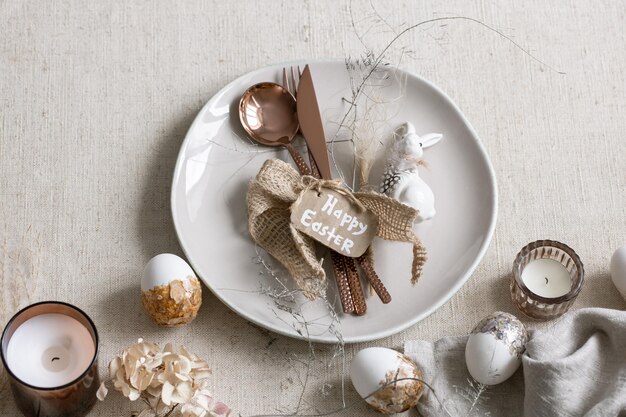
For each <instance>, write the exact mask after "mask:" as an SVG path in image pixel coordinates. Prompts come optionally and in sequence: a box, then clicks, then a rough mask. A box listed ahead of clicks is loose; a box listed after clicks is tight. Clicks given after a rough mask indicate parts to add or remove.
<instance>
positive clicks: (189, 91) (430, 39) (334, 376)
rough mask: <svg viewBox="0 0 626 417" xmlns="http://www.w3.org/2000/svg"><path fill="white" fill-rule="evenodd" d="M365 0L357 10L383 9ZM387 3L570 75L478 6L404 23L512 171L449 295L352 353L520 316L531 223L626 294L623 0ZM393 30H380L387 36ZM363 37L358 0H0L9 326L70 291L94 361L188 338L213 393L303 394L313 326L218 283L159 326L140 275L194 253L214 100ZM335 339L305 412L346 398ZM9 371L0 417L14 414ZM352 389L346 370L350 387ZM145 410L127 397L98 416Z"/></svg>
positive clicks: (591, 279) (379, 43)
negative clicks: (180, 197) (159, 261)
mask: <svg viewBox="0 0 626 417" xmlns="http://www.w3.org/2000/svg"><path fill="white" fill-rule="evenodd" d="M354 3H355V4H354V5H353V9H354V10H353V14H354V15H355V17H356V19H357V20H359V19H360V18H361V17H362V16H363V14H364V13H366V11H367V10H368V9H370V7H369V5H367V4H366V3H368V2H365V3H364V4H358V3H359V2H354ZM378 7H379V9H380V10H379V12H380V13H381V15H383V16H384V17H385V18H386V19H388V21H389V23H390V24H391V25H392V26H393V27H397V28H400V27H402V26H401V25H402V24H410V23H416V22H419V21H421V20H424V19H428V18H431V17H438V16H451V15H460V16H469V17H473V18H477V19H479V20H481V21H484V22H485V23H488V24H490V25H492V26H493V27H495V28H497V29H499V30H501V31H502V32H503V33H505V34H506V35H508V36H511V37H512V38H513V39H514V40H515V41H516V42H519V43H520V44H521V45H522V46H523V47H526V48H528V49H529V50H530V51H531V52H532V53H533V54H535V55H536V56H537V57H539V58H541V59H543V60H544V61H546V62H547V63H549V64H550V65H551V66H553V67H555V68H557V69H559V70H561V71H564V72H566V74H565V75H559V74H557V73H556V72H555V71H551V70H550V69H548V68H547V67H545V66H542V65H540V64H538V63H536V62H534V61H532V60H531V59H529V58H528V57H527V56H526V55H524V54H523V53H522V52H520V51H519V50H518V49H516V48H515V47H513V46H512V44H511V43H509V42H507V41H506V40H504V39H502V38H501V37H499V36H498V35H496V34H494V33H491V32H489V31H487V30H485V29H484V28H481V27H480V26H479V25H477V24H474V23H470V22H464V21H456V22H447V23H446V24H445V27H440V25H436V26H435V25H433V26H430V27H429V28H428V29H427V30H418V31H415V32H412V33H411V34H409V35H408V36H407V37H406V38H404V39H403V43H404V44H405V45H407V47H408V48H409V49H411V50H413V51H414V54H415V59H413V60H410V61H406V62H405V65H404V67H406V68H408V69H411V70H413V71H415V72H417V73H419V74H420V75H422V76H424V77H425V78H427V79H430V80H431V81H433V82H434V83H435V84H437V85H439V86H440V87H441V88H442V89H443V90H444V91H446V92H447V93H448V94H449V95H450V96H451V97H452V99H453V100H455V101H456V102H457V104H459V106H460V107H461V109H462V110H463V111H464V113H465V115H466V116H467V118H468V120H469V121H470V122H471V123H472V124H473V126H474V127H475V129H476V131H477V132H478V134H479V135H480V136H481V137H482V140H483V141H484V144H485V146H486V148H487V151H488V152H489V154H490V156H491V159H492V161H493V164H494V168H495V171H496V175H497V178H498V183H499V203H500V211H499V218H498V224H497V228H496V233H495V236H494V239H493V241H492V243H491V246H490V248H489V250H488V252H487V255H486V256H485V258H484V260H483V262H482V263H481V264H480V266H479V268H478V269H477V270H476V272H475V273H474V275H473V276H472V278H471V279H470V280H469V281H468V283H467V284H466V285H465V286H464V287H463V288H462V289H461V291H459V292H458V293H457V294H456V295H455V296H454V297H453V298H452V299H451V300H450V301H449V302H448V303H447V304H445V305H444V306H443V307H442V308H441V309H439V310H438V311H437V312H436V313H435V314H433V315H432V316H430V317H429V318H427V319H426V320H424V321H423V322H421V323H419V324H418V325H416V326H414V327H412V328H410V329H408V330H407V331H405V332H403V333H401V334H398V335H396V336H393V337H390V338H387V339H384V340H381V341H378V342H374V343H370V344H361V345H352V346H348V347H347V348H346V351H347V359H348V360H349V358H350V357H351V356H352V354H353V353H354V352H356V351H357V350H358V349H360V348H362V347H364V346H371V345H381V346H387V347H397V348H400V347H401V346H402V344H403V342H404V341H405V340H408V339H417V338H421V339H428V340H434V339H437V338H440V337H443V336H447V335H455V334H463V333H466V332H468V331H469V330H470V329H471V328H472V326H473V325H474V324H475V323H476V322H477V321H478V320H479V319H480V318H482V317H483V316H485V315H487V314H488V313H491V312H493V311H494V310H505V311H510V312H515V310H514V307H513V305H512V304H511V301H510V297H509V291H508V278H509V273H510V270H511V263H512V261H513V258H514V256H515V254H516V253H517V251H518V250H519V249H520V248H521V247H522V246H524V245H525V244H526V243H528V242H529V241H532V240H536V239H539V238H552V239H557V240H561V241H563V242H566V243H567V244H569V245H570V246H572V247H573V248H574V249H575V250H576V251H577V252H578V253H579V255H580V256H581V258H582V260H583V262H584V263H585V268H586V272H587V282H586V285H585V288H584V289H583V291H582V293H581V295H580V297H579V299H578V301H577V303H576V305H575V307H582V306H599V307H609V308H621V309H623V308H624V307H625V306H626V304H625V303H624V301H623V300H622V299H621V298H620V297H619V295H618V293H617V292H616V290H615V289H614V288H613V287H612V285H611V283H610V279H609V274H608V260H609V258H610V255H611V253H612V252H613V250H614V249H616V248H617V247H618V246H621V245H623V244H625V243H626V210H625V207H626V164H625V161H626V146H624V132H625V131H626V116H625V114H626V82H625V79H626V70H625V68H626V49H624V48H623V45H624V43H625V42H626V39H625V37H626V25H624V22H625V19H626V5H624V4H623V3H620V2H608V1H605V2H597V1H593V2H592V1H576V2H562V1H554V2H545V1H528V2H512V1H511V2H497V3H492V2H476V3H474V4H469V3H468V2H465V1H454V2H450V1H445V2H444V1H441V2H434V3H431V4H426V3H425V2H410V1H393V2H384V4H383V3H382V2H381V4H380V5H379V6H378ZM370 10H371V9H370ZM361 28H362V30H364V29H365V28H364V26H363V24H362V26H361ZM391 36H392V34H391V33H389V32H387V33H379V34H378V35H377V36H371V35H370V37H369V41H370V42H372V47H374V48H381V47H383V46H384V45H385V44H386V43H387V42H388V40H389V39H390V37H391ZM362 52H363V47H362V46H361V45H360V44H359V42H358V40H357V39H356V37H355V36H354V30H353V28H352V26H351V23H350V13H349V3H348V2H347V1H337V0H332V1H318V2H305V1H284V2H274V1H248V2H235V1H221V2H218V1H189V2H180V3H175V2H158V1H150V2H149V1H135V2H123V1H112V2H88V1H83V2H80V1H69V0H63V1H54V2H40V1H24V0H9V1H8V0H2V1H0V173H1V174H0V242H2V246H1V247H0V324H2V325H4V323H6V321H7V320H8V319H9V318H10V316H11V315H12V314H13V313H14V312H15V311H16V310H17V309H18V308H20V307H23V306H25V305H27V304H29V303H31V302H34V301H38V300H45V299H59V300H65V301H68V302H70V303H74V304H77V305H79V306H80V307H82V308H83V309H85V310H86V311H87V312H88V313H89V314H90V315H91V317H92V318H93V319H94V321H95V322H96V325H97V327H98V330H99V332H100V335H101V353H100V365H101V370H104V369H105V365H106V363H107V362H108V361H109V360H110V359H111V358H112V357H113V355H114V354H116V353H119V352H120V350H121V349H122V348H123V347H125V346H127V345H129V344H130V343H131V342H132V341H133V340H134V339H136V338H137V337H139V336H143V337H145V338H146V339H149V340H154V341H157V342H160V343H164V342H166V341H170V340H171V341H176V342H182V343H185V344H186V345H187V346H189V347H190V349H191V350H192V351H195V352H197V353H198V354H200V355H201V356H203V357H205V358H206V359H207V360H208V361H209V363H210V364H211V366H212V367H213V371H214V377H213V379H214V393H215V395H216V397H218V398H219V399H221V400H223V401H225V402H226V403H228V404H229V405H231V406H232V407H233V408H234V409H236V410H237V411H239V412H241V413H242V414H243V415H251V414H254V413H261V412H292V411H294V408H295V405H296V403H297V402H298V398H299V396H300V391H301V388H302V380H303V379H304V365H303V364H302V363H301V362H300V360H301V359H306V357H307V352H308V346H307V345H306V344H305V343H303V342H298V341H295V340H290V339H287V338H284V337H279V336H275V335H273V334H269V333H267V332H265V331H263V330H260V329H257V328H256V327H254V326H252V325H250V324H248V323H247V322H246V321H244V320H243V319H241V318H239V317H238V316H237V315H235V314H234V313H232V312H231V311H229V310H228V309H227V308H226V307H225V306H223V305H221V304H220V303H219V302H218V301H217V300H216V299H215V297H213V296H212V295H211V294H210V293H209V291H205V296H204V306H203V309H202V311H201V313H200V316H199V318H198V319H197V320H196V321H195V322H194V323H193V324H191V325H189V326H187V327H183V328H180V329H176V330H163V329H159V328H157V327H156V326H154V325H152V324H151V322H150V321H149V319H148V318H147V316H146V315H145V314H144V313H143V309H142V307H141V304H140V299H139V294H138V292H139V286H138V285H139V279H140V275H141V271H142V268H143V265H144V263H145V262H146V261H147V260H148V259H149V258H150V257H151V256H153V255H155V254H157V253H160V252H174V253H180V247H179V245H178V242H177V238H176V235H175V233H174V229H173V227H172V222H171V217H170V211H169V192H170V182H171V175H172V171H173V168H174V163H175V160H176V155H177V151H178V148H179V146H180V144H181V142H182V140H183V137H184V135H185V132H186V130H187V128H188V127H189V125H190V123H191V121H192V120H193V118H194V116H195V115H196V113H197V111H198V110H199V109H200V108H201V106H202V105H203V104H204V103H205V102H206V101H207V100H208V99H209V98H210V97H211V95H212V94H214V93H215V92H216V91H217V90H218V89H219V88H221V87H222V86H223V85H225V84H226V83H228V82H229V81H230V80H232V79H234V78H235V77H237V76H239V75H241V74H243V73H245V72H248V71H250V70H253V69H255V68H258V67H260V66H264V65H267V64H271V63H275V62H280V61H286V60H291V59H297V58H308V57H311V58H315V57H329V56H333V57H342V56H346V55H348V54H351V55H359V54H361V53H362ZM530 326H531V327H533V328H535V327H537V325H536V324H534V323H530ZM331 356H332V350H331V349H330V348H329V347H325V346H321V347H319V349H318V356H317V358H316V359H315V361H314V372H313V373H312V375H311V378H310V380H309V385H308V389H307V392H306V395H305V397H304V399H305V402H304V403H303V404H304V405H303V407H304V410H307V409H308V410H309V411H311V410H313V409H318V410H321V411H324V410H329V409H332V408H335V407H337V406H339V404H340V403H339V392H340V375H341V369H340V366H339V365H340V364H339V362H337V361H334V362H331V363H332V365H333V366H332V367H331V368H328V367H327V366H326V365H327V363H329V361H331ZM0 372H3V371H0ZM1 376H2V379H1V380H0V381H1V384H0V414H2V415H7V416H8V415H17V411H16V409H15V406H14V404H13V401H12V399H11V395H10V393H9V389H8V385H7V383H6V376H5V375H4V374H1ZM327 384H330V385H327ZM322 391H328V392H329V393H328V395H327V396H324V395H323V394H322ZM355 395H356V394H355V393H354V392H353V390H352V387H351V386H350V385H349V384H348V386H347V397H348V400H352V399H355V398H356V397H355ZM138 407H139V404H134V405H131V404H130V403H128V402H127V401H126V400H125V399H122V398H121V396H120V395H119V394H117V393H116V394H114V395H110V396H109V398H108V399H107V401H106V402H105V403H99V404H97V406H96V407H95V408H94V410H93V411H92V413H91V414H90V415H94V416H121V415H125V416H130V411H131V410H134V409H137V408H138ZM364 413H371V414H374V413H373V412H370V411H365V407H364V406H358V407H356V408H355V409H353V410H351V411H348V412H346V413H345V414H344V415H354V416H357V415H363V414H364Z"/></svg>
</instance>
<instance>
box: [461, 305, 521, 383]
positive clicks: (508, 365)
mask: <svg viewBox="0 0 626 417" xmlns="http://www.w3.org/2000/svg"><path fill="white" fill-rule="evenodd" d="M527 341H528V333H527V332H526V328H525V327H524V324H523V323H522V322H521V321H519V320H518V319H517V317H515V316H514V315H512V314H509V313H503V312H501V311H496V312H495V313H493V314H491V315H489V316H487V317H485V318H484V319H482V320H481V321H480V322H479V323H478V324H477V325H476V327H475V328H474V330H473V331H472V333H471V334H470V336H469V338H468V340H467V345H466V346H465V363H466V364H467V369H468V371H469V373H470V375H472V377H473V378H474V379H475V380H476V381H478V382H479V383H481V384H484V385H497V384H500V383H501V382H504V381H506V380H507V379H509V378H510V377H511V376H512V375H513V374H514V373H515V371H517V368H519V366H520V364H521V363H522V359H521V358H522V353H524V351H525V350H526V342H527Z"/></svg>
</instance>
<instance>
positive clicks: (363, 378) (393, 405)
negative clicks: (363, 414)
mask: <svg viewBox="0 0 626 417" xmlns="http://www.w3.org/2000/svg"><path fill="white" fill-rule="evenodd" d="M350 378H351V379H352V385H354V388H355V389H356V391H357V392H358V393H359V395H360V396H361V397H362V398H364V399H365V401H366V402H367V403H368V404H369V406H370V407H372V408H373V409H375V410H376V411H378V412H381V413H384V414H395V413H401V412H403V411H406V410H408V409H409V408H412V407H415V405H417V402H418V401H419V399H420V397H421V395H422V393H423V390H424V386H423V384H422V383H421V382H420V381H416V380H403V381H399V382H397V383H394V382H393V381H398V380H401V379H403V378H416V379H420V380H421V378H422V373H421V372H420V370H419V369H418V367H417V365H416V364H415V362H413V360H411V358H409V357H408V356H406V355H403V354H402V353H400V352H396V351H395V350H392V349H387V348H382V347H373V348H367V349H363V350H361V351H360V352H359V353H357V354H356V356H355V357H354V359H353V360H352V365H351V368H350Z"/></svg>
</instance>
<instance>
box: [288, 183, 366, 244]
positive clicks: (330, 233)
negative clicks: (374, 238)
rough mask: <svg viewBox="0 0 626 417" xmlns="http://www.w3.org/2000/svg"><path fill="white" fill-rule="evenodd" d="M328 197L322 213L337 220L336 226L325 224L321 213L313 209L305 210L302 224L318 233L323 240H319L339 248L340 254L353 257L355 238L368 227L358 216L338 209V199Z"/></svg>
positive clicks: (301, 219)
mask: <svg viewBox="0 0 626 417" xmlns="http://www.w3.org/2000/svg"><path fill="white" fill-rule="evenodd" d="M327 197H328V198H327V200H326V202H325V203H324V205H323V206H322V208H321V212H322V213H325V214H326V215H327V216H332V217H333V218H335V219H337V221H338V222H336V223H335V225H333V224H327V223H326V222H324V219H323V218H321V217H320V216H318V213H319V212H318V211H316V210H312V209H306V210H304V212H303V213H302V216H301V217H300V223H301V224H302V225H303V226H305V227H306V228H310V229H311V230H312V231H314V232H315V233H317V234H318V235H319V237H320V238H323V239H317V240H321V241H324V240H325V241H326V242H328V243H330V244H331V245H332V246H334V247H336V248H339V251H340V252H343V253H345V254H347V255H351V250H352V248H353V247H354V240H353V236H360V235H363V234H364V233H365V232H366V231H367V228H368V225H367V224H366V223H363V222H362V221H361V220H360V219H359V218H358V217H357V216H356V215H354V214H350V213H348V212H347V211H345V210H343V209H340V208H339V209H337V208H336V206H337V202H338V199H337V198H336V197H334V196H333V195H330V194H329V195H328V196H327ZM338 229H339V231H338ZM341 229H345V232H347V233H346V234H347V236H344V235H342V234H341V233H343V232H342V231H341Z"/></svg>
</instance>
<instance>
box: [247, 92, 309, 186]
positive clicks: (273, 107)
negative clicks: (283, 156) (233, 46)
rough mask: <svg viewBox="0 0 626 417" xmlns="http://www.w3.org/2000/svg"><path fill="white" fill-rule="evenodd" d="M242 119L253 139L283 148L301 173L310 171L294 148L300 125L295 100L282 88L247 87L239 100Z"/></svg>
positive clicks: (306, 173) (307, 173)
mask: <svg viewBox="0 0 626 417" xmlns="http://www.w3.org/2000/svg"><path fill="white" fill-rule="evenodd" d="M239 120H241V125H242V126H243V128H244V130H245V131H246V132H247V133H248V135H250V138H252V140H254V141H255V142H257V143H260V144H261V145H265V146H283V147H285V148H287V150H288V151H289V154H290V155H291V157H292V158H293V160H294V162H295V163H296V165H297V166H298V169H299V170H300V172H301V173H303V174H305V175H309V174H310V173H311V171H310V170H309V167H308V166H307V164H306V162H304V159H302V156H300V154H299V153H298V151H297V150H296V149H295V148H294V147H293V145H292V144H291V141H292V140H293V139H294V137H295V136H296V134H297V133H298V130H299V129H300V124H299V123H298V106H297V105H296V99H295V97H294V96H293V95H292V94H291V93H290V92H289V91H288V90H287V89H286V88H284V87H283V86H282V85H280V84H276V83H270V82H263V83H259V84H255V85H253V86H252V87H250V88H248V89H247V90H246V91H245V92H244V93H243V95H242V96H241V100H240V101H239Z"/></svg>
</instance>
